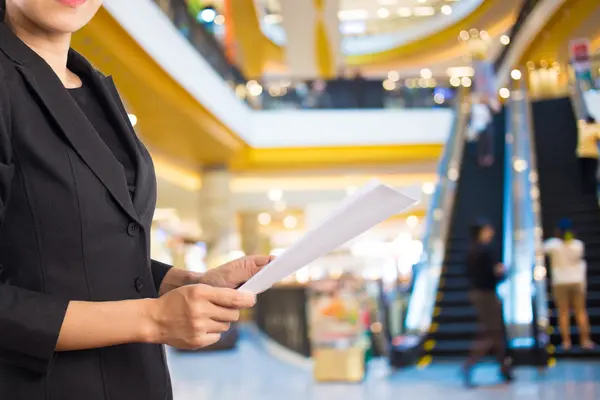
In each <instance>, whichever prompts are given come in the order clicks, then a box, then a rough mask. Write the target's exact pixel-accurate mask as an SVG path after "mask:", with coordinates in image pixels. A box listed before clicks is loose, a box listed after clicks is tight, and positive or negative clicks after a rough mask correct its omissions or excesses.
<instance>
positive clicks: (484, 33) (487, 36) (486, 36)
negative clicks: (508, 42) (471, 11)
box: [479, 31, 490, 40]
mask: <svg viewBox="0 0 600 400" xmlns="http://www.w3.org/2000/svg"><path fill="white" fill-rule="evenodd" d="M479 36H480V37H481V38H482V39H483V40H490V34H489V33H488V31H481V32H479Z"/></svg>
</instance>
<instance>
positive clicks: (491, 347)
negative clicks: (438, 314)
mask: <svg viewBox="0 0 600 400" xmlns="http://www.w3.org/2000/svg"><path fill="white" fill-rule="evenodd" d="M494 236H495V231H494V228H493V227H492V225H490V224H489V223H487V222H480V223H478V224H476V225H474V226H473V227H472V228H471V248H470V249H469V255H468V258H467V275H468V278H469V283H470V292H469V297H470V299H471V302H472V303H473V306H474V307H475V311H476V313H477V321H478V323H479V325H480V327H479V329H480V331H479V338H478V340H477V341H476V343H475V344H474V346H473V347H472V348H471V352H470V355H469V359H468V360H467V362H466V363H465V365H464V366H463V374H464V381H465V385H466V386H468V387H472V386H473V384H472V380H471V374H472V370H473V367H475V365H476V364H477V363H478V362H479V361H480V360H481V359H482V358H483V357H485V356H486V355H487V354H488V353H489V352H490V351H493V352H494V354H495V356H496V360H497V361H498V363H499V364H500V372H501V375H502V378H503V379H504V380H505V381H511V380H512V379H513V378H512V368H511V365H510V362H509V358H508V357H507V352H506V339H505V334H504V319H503V316H502V304H501V302H500V300H499V299H498V295H497V294H496V288H497V286H498V283H500V282H501V281H502V279H503V278H504V266H503V265H502V264H501V263H499V262H498V261H497V259H496V256H495V255H494V252H493V250H492V248H491V243H492V241H493V240H494Z"/></svg>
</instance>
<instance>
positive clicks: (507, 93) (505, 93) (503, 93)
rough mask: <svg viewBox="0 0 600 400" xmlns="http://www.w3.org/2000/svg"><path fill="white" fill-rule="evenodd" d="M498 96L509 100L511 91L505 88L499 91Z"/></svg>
mask: <svg viewBox="0 0 600 400" xmlns="http://www.w3.org/2000/svg"><path fill="white" fill-rule="evenodd" d="M498 94H499V95H500V97H502V98H503V99H508V98H509V97H510V90H508V89H507V88H505V87H503V88H502V89H500V90H499V91H498Z"/></svg>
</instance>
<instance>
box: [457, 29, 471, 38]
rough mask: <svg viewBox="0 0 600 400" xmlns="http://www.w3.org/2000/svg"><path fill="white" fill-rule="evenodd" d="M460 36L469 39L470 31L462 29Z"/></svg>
mask: <svg viewBox="0 0 600 400" xmlns="http://www.w3.org/2000/svg"><path fill="white" fill-rule="evenodd" d="M458 37H460V38H461V39H462V40H469V32H467V31H464V30H463V31H460V34H459V35H458Z"/></svg>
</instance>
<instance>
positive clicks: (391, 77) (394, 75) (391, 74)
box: [388, 71, 400, 82]
mask: <svg viewBox="0 0 600 400" xmlns="http://www.w3.org/2000/svg"><path fill="white" fill-rule="evenodd" d="M388 79H389V80H390V81H392V82H398V81H399V80H400V74H399V73H398V71H390V72H388Z"/></svg>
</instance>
